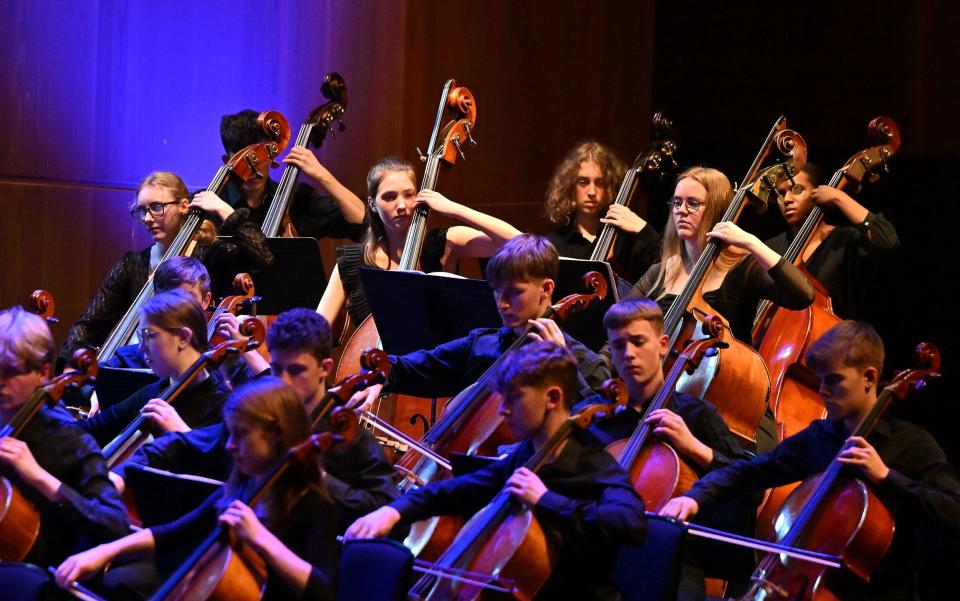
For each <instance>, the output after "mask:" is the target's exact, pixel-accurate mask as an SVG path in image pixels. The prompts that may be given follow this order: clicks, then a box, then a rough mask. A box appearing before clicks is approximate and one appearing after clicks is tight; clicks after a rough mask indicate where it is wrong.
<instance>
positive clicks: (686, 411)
mask: <svg viewBox="0 0 960 601" xmlns="http://www.w3.org/2000/svg"><path fill="white" fill-rule="evenodd" d="M609 402H610V401H609V400H607V399H606V397H603V396H601V395H596V396H593V397H590V398H589V399H587V400H585V401H583V402H582V403H580V404H578V405H576V406H575V407H574V408H573V411H572V413H577V412H578V411H582V410H583V409H585V408H586V407H588V406H589V405H593V404H598V403H599V404H605V403H609ZM665 408H666V409H669V410H670V411H673V412H674V413H676V414H677V415H679V416H680V418H681V419H682V420H683V422H684V423H685V424H686V425H687V428H689V429H690V433H691V434H693V435H694V437H696V438H697V440H699V441H700V442H702V443H703V444H705V445H707V446H708V447H710V448H711V449H713V461H712V462H711V463H710V465H709V466H708V467H707V468H702V467H700V466H698V465H697V464H695V463H693V462H691V461H689V460H688V461H687V463H688V465H689V466H690V467H691V468H693V470H694V471H695V472H696V473H697V475H698V476H702V475H703V474H705V473H706V472H708V471H709V470H714V469H717V468H720V467H724V466H727V465H729V464H730V463H731V462H732V461H734V460H735V459H746V458H749V457H752V456H753V455H752V454H750V453H747V452H746V451H745V450H744V449H743V447H741V446H740V444H739V443H738V442H737V439H736V437H734V435H733V434H732V433H731V432H730V428H728V427H727V424H726V423H725V422H724V421H723V418H722V417H720V414H719V413H717V409H716V407H714V406H713V405H712V404H710V403H709V402H707V401H705V400H703V399H699V398H697V397H695V396H693V395H690V394H687V393H685V392H674V393H673V394H672V395H671V396H670V399H669V400H668V401H667V404H666V407H665ZM641 417H643V414H642V410H640V409H637V408H636V407H634V406H633V405H629V406H628V407H627V409H626V410H624V411H621V412H619V413H617V414H615V415H611V416H608V417H604V418H603V419H601V420H597V421H596V422H594V423H593V424H592V425H591V426H590V432H591V433H592V434H593V435H594V436H596V437H597V440H599V441H600V442H601V443H603V445H604V446H607V445H610V444H613V443H614V442H617V441H618V440H623V439H625V438H630V437H631V436H632V435H633V433H634V431H635V430H636V429H637V426H638V425H640V418H641Z"/></svg>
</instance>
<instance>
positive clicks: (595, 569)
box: [346, 341, 646, 599]
mask: <svg viewBox="0 0 960 601" xmlns="http://www.w3.org/2000/svg"><path fill="white" fill-rule="evenodd" d="M495 388H496V389H497V392H499V393H500V394H501V395H502V398H503V400H502V402H501V406H500V414H501V415H503V417H504V421H505V422H506V423H507V426H508V427H509V428H510V430H511V431H512V432H513V435H514V436H515V437H516V438H517V439H518V440H520V441H521V442H520V444H518V445H517V446H515V447H514V448H513V449H512V450H511V452H510V453H509V454H508V455H507V456H506V457H505V458H503V459H501V460H499V461H495V462H493V463H490V464H488V465H486V466H484V467H483V468H481V469H479V470H477V471H476V472H473V473H471V474H467V475H462V476H457V477H454V478H451V479H449V480H444V481H440V482H434V483H432V484H429V485H427V486H424V487H422V488H419V489H416V490H414V491H412V492H409V493H407V494H406V495H404V496H403V497H401V498H399V499H397V500H396V501H394V502H393V503H391V504H390V505H387V506H386V507H382V508H380V509H378V510H377V511H375V512H373V513H371V514H369V515H367V516H365V517H363V518H361V519H360V520H357V521H356V522H355V523H354V524H353V525H351V526H350V528H348V529H347V535H346V536H347V538H370V537H380V536H386V535H387V534H388V533H390V531H391V530H393V529H394V527H396V526H397V525H403V524H409V523H412V522H415V521H417V520H421V519H425V518H427V517H430V516H435V515H441V514H443V515H459V516H464V517H468V516H470V515H472V514H474V513H476V512H477V511H479V510H480V509H482V508H483V507H484V505H486V504H487V503H489V502H490V501H491V500H492V499H493V497H494V496H496V495H497V493H498V492H500V491H501V490H504V491H507V492H509V493H511V494H512V495H513V497H514V498H515V499H516V500H517V501H518V502H521V503H524V504H526V505H528V506H529V507H531V508H532V510H533V513H534V516H535V517H536V518H537V519H538V520H539V521H540V524H541V525H542V526H544V527H545V528H548V529H552V530H556V531H557V532H558V533H559V535H560V537H561V538H562V540H561V543H560V547H559V554H558V558H557V564H556V567H555V568H554V570H553V573H552V575H551V577H550V579H549V580H548V581H547V582H546V584H545V585H544V588H543V589H542V590H541V591H540V592H539V594H538V595H537V598H538V599H560V598H563V599H617V598H619V597H618V593H617V590H616V588H615V586H614V584H613V581H612V578H611V570H612V567H613V564H614V560H615V556H616V552H617V548H618V545H620V544H629V543H639V542H641V541H642V540H643V538H644V534H645V529H646V520H645V517H644V513H643V511H644V508H643V501H642V500H641V499H640V497H639V496H638V495H637V493H636V492H634V490H633V486H632V485H631V484H630V480H629V478H628V477H627V475H626V474H625V473H624V472H623V470H621V469H620V467H619V466H618V465H617V464H616V462H615V461H614V460H613V459H612V458H611V457H610V455H608V454H607V453H606V452H605V451H604V450H603V447H602V446H601V445H600V444H599V443H598V441H597V440H596V439H595V438H594V436H593V435H591V434H590V433H589V432H586V431H580V430H578V431H576V432H575V433H574V434H573V435H572V436H571V437H570V438H569V439H567V441H566V443H565V444H564V445H563V446H562V447H560V450H559V452H558V453H557V454H556V456H555V457H554V458H553V460H552V461H550V462H549V463H548V464H547V465H545V466H544V467H543V468H542V469H541V470H539V472H538V473H534V472H533V471H531V470H529V469H527V468H526V467H523V465H524V463H526V461H527V460H528V459H529V458H530V457H531V456H533V454H534V453H535V452H536V451H537V450H538V449H540V448H541V447H542V446H543V445H544V444H545V443H546V442H547V441H548V440H549V439H550V438H551V436H553V435H554V434H555V433H556V432H557V430H558V429H559V428H560V426H561V425H562V424H563V423H564V422H565V421H566V420H567V419H568V418H569V417H570V406H571V404H572V402H571V398H572V397H573V396H574V395H576V393H577V388H578V374H577V363H576V360H575V358H574V357H573V354H572V353H571V352H570V351H569V349H566V348H563V347H561V346H559V345H557V344H555V343H553V342H552V341H538V342H534V343H532V344H530V345H528V346H526V347H524V348H523V349H516V350H513V351H511V352H510V354H509V356H508V357H507V360H506V361H504V363H503V368H502V370H501V371H500V372H499V373H498V374H497V378H496V385H495Z"/></svg>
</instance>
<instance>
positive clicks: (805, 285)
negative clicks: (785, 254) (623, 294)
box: [630, 255, 813, 341]
mask: <svg viewBox="0 0 960 601" xmlns="http://www.w3.org/2000/svg"><path fill="white" fill-rule="evenodd" d="M660 265H661V264H660V263H657V264H655V265H654V266H653V267H651V268H650V269H649V270H647V273H645V274H644V276H643V277H642V278H641V279H640V281H639V282H637V283H636V285H634V287H633V291H632V292H631V294H630V297H633V298H636V297H640V296H646V297H649V298H652V299H653V300H655V301H657V304H658V305H660V308H662V309H663V311H664V313H666V312H667V311H668V310H669V309H670V305H671V304H673V301H674V300H675V299H676V295H674V294H665V293H664V288H663V275H662V274H661V273H660ZM703 299H704V300H705V301H707V302H708V303H710V306H711V307H713V308H714V309H716V310H717V312H719V313H720V314H721V315H722V316H723V317H725V318H726V319H727V321H729V322H730V328H731V330H732V331H733V335H734V336H735V337H737V338H738V339H739V340H744V341H749V340H750V339H751V333H752V330H753V318H754V316H755V315H756V311H757V303H758V302H760V300H761V299H769V300H772V301H773V302H775V303H777V304H778V305H780V306H782V307H786V308H788V309H794V310H799V309H804V308H806V307H808V306H810V303H812V302H813V285H812V284H811V283H810V280H808V279H807V278H806V276H804V275H803V272H801V271H800V270H799V269H797V268H796V267H795V266H794V265H793V264H792V263H788V262H787V261H785V260H783V259H782V258H781V259H780V261H778V262H777V264H776V265H774V266H773V267H771V268H770V269H769V270H764V269H763V267H761V266H760V264H759V263H757V260H756V259H754V258H753V256H752V255H751V256H747V257H745V258H744V259H743V260H742V261H740V262H739V263H738V264H737V265H736V267H734V268H733V269H731V270H730V271H729V272H727V275H726V276H725V277H724V278H723V282H722V283H721V284H720V287H719V288H717V289H716V290H709V291H707V292H704V293H703Z"/></svg>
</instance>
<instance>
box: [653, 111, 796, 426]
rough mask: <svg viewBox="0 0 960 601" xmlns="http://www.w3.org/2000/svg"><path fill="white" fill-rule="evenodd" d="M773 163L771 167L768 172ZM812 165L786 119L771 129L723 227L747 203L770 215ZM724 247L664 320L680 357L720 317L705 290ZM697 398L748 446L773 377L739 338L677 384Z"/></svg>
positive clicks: (704, 259)
mask: <svg viewBox="0 0 960 601" xmlns="http://www.w3.org/2000/svg"><path fill="white" fill-rule="evenodd" d="M768 160H772V163H773V164H772V165H770V166H768V167H763V165H764V163H765V162H767V161H768ZM806 160H807V148H806V144H805V142H804V141H803V138H802V137H801V136H800V134H798V133H797V132H795V131H793V130H790V129H786V121H785V120H784V119H783V118H782V117H781V118H780V119H779V120H778V121H777V122H776V123H775V124H774V126H773V128H772V129H771V131H770V133H769V135H768V136H767V139H766V141H765V143H764V145H763V147H762V148H761V151H760V153H758V155H757V157H756V159H755V160H754V163H753V165H752V166H751V168H750V170H749V171H748V175H747V177H746V178H744V182H745V183H744V184H743V185H742V186H741V187H740V188H739V189H738V190H737V192H736V194H735V195H734V197H733V200H732V201H731V203H730V206H729V207H728V208H727V211H726V212H725V213H724V215H723V217H722V219H721V221H732V222H736V221H737V219H738V218H739V217H740V214H741V213H742V211H743V209H744V207H745V205H746V204H747V202H750V203H752V204H754V205H755V206H756V207H757V209H758V210H759V211H763V210H765V209H766V207H767V204H768V203H769V201H770V199H771V198H773V197H774V195H775V194H776V187H777V184H779V183H780V182H783V181H787V180H791V181H792V180H793V176H794V175H796V174H797V173H799V172H800V170H801V169H802V168H803V166H804V165H805V164H806ZM721 246H722V245H721V243H720V242H719V241H717V240H710V241H709V242H707V244H706V246H705V247H704V249H703V252H702V253H701V255H700V257H699V259H698V260H697V262H696V264H695V265H694V267H693V269H692V270H691V272H690V277H689V279H688V281H687V283H686V285H685V286H684V287H683V290H682V291H681V292H680V293H679V294H678V295H677V298H676V300H674V301H673V304H672V305H671V306H670V309H669V310H668V311H667V312H666V315H665V316H664V332H666V334H667V335H668V336H669V337H670V348H671V349H673V350H676V351H680V350H681V349H682V347H683V346H684V345H685V344H686V341H687V340H690V339H691V338H694V337H696V332H697V331H698V330H699V329H700V327H701V326H700V325H699V324H700V323H701V322H702V320H703V319H704V318H705V317H706V316H708V315H716V314H717V311H716V310H715V309H713V307H711V306H710V304H709V303H707V301H706V300H704V298H703V285H704V283H705V281H706V279H707V275H708V274H709V273H710V271H711V270H712V269H713V267H714V264H715V262H716V260H717V258H718V257H719V255H720V253H721V250H722V249H721ZM671 362H672V356H671V355H667V357H666V358H665V366H666V367H669V366H670V364H671ZM678 390H683V391H685V392H688V393H690V394H692V395H694V396H697V397H700V398H703V399H706V400H708V401H710V402H712V403H713V404H714V405H715V406H716V407H717V411H718V412H719V413H720V415H721V416H722V417H723V420H724V421H725V422H726V423H727V426H729V428H730V431H731V432H733V434H734V435H736V436H737V437H738V438H739V439H740V440H741V442H743V443H746V444H749V443H752V442H754V441H755V440H756V431H757V426H758V425H759V423H760V419H761V417H762V416H763V413H764V411H765V409H766V407H767V398H768V396H769V394H770V374H769V373H768V371H767V367H766V365H765V364H764V362H763V359H762V358H761V357H760V355H759V354H757V352H756V351H755V350H754V349H753V347H751V346H750V345H748V344H745V343H743V342H741V341H740V340H737V339H736V338H735V337H734V336H729V337H728V339H727V347H726V348H724V349H721V350H720V352H719V353H717V354H716V355H715V356H713V357H710V358H708V359H707V360H705V361H702V362H701V363H700V367H699V368H698V369H697V370H696V371H695V372H694V374H692V375H687V374H684V376H683V377H682V378H681V380H680V382H679V384H678Z"/></svg>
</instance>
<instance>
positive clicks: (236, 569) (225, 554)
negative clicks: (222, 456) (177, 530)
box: [150, 407, 359, 601]
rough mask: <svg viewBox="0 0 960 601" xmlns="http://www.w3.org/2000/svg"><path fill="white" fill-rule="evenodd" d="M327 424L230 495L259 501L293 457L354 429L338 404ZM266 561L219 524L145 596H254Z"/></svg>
mask: <svg viewBox="0 0 960 601" xmlns="http://www.w3.org/2000/svg"><path fill="white" fill-rule="evenodd" d="M330 418H331V419H330V421H331V424H332V426H333V430H332V431H330V432H323V433H320V434H314V435H312V436H310V438H308V439H307V440H305V441H304V442H302V443H300V444H299V445H297V446H296V447H294V448H292V449H290V450H289V451H287V452H286V453H285V454H284V456H283V457H282V458H281V459H280V460H279V461H278V462H277V463H276V465H275V466H274V467H273V468H272V469H271V470H270V472H269V473H268V474H267V475H266V476H264V478H263V480H262V481H261V482H260V484H259V485H257V486H255V487H252V488H251V489H249V490H247V491H244V492H243V493H242V494H240V495H238V496H237V497H236V499H237V500H239V501H242V502H243V503H244V504H245V505H247V506H248V507H255V506H256V505H257V504H259V503H260V502H261V501H263V500H264V499H265V498H266V496H267V494H268V493H269V492H270V489H271V488H272V487H273V486H274V485H275V484H276V483H277V481H278V480H279V479H280V478H281V477H282V476H283V475H284V474H285V473H286V472H287V470H288V469H290V467H291V466H292V465H294V463H295V462H296V463H301V464H305V463H307V461H310V460H311V459H313V458H314V456H315V454H316V453H325V452H327V451H329V450H330V449H332V448H334V447H335V446H337V445H341V444H348V443H350V442H351V441H352V440H353V439H354V437H355V436H356V434H357V431H358V427H359V426H358V425H357V418H356V415H355V414H354V413H353V412H352V411H350V410H349V409H346V408H345V407H339V408H337V409H336V410H334V412H333V413H332V414H331V416H330ZM266 579H267V566H266V564H265V562H264V561H263V559H262V558H261V557H260V556H259V555H257V553H256V552H255V551H253V549H251V548H250V546H249V545H245V544H243V543H241V542H240V541H239V540H237V538H236V537H235V536H233V535H232V534H231V532H230V529H229V528H228V527H226V526H224V525H222V524H218V525H217V526H216V528H214V530H213V531H212V532H211V533H210V534H209V535H208V536H207V537H206V538H205V539H204V540H203V541H202V542H201V543H200V545H198V546H197V547H196V548H195V549H194V550H193V551H192V552H191V553H190V555H188V556H187V558H186V559H185V560H184V561H183V563H181V564H180V566H179V567H178V568H177V569H176V571H174V572H173V574H171V575H170V576H169V577H168V578H167V580H166V581H165V582H164V583H163V584H162V585H161V587H160V588H159V589H158V590H157V592H156V593H154V594H153V595H152V596H151V597H150V601H187V600H197V601H200V600H203V599H211V600H214V601H217V600H223V601H256V600H258V599H260V597H261V595H262V594H263V589H264V587H265V586H266Z"/></svg>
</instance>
